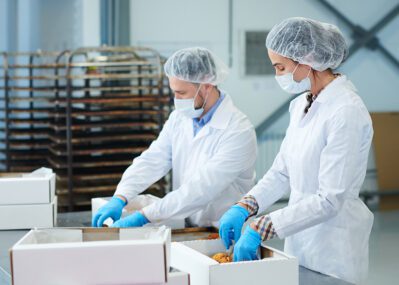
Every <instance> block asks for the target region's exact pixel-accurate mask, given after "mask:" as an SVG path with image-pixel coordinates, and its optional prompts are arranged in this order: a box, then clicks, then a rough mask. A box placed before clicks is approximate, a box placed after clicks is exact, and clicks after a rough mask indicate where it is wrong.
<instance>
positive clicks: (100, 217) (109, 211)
mask: <svg viewBox="0 0 399 285" xmlns="http://www.w3.org/2000/svg"><path fill="white" fill-rule="evenodd" d="M125 205H126V203H125V201H123V200H122V199H121V198H118V197H116V196H114V197H112V199H111V200H110V201H109V202H108V203H107V204H105V205H104V206H102V207H101V208H100V209H98V211H97V213H96V214H95V215H94V217H93V219H92V221H91V226H92V227H102V226H103V224H104V222H105V220H106V219H108V218H111V219H112V220H114V222H115V221H117V220H119V219H120V218H121V215H122V210H123V207H125Z"/></svg>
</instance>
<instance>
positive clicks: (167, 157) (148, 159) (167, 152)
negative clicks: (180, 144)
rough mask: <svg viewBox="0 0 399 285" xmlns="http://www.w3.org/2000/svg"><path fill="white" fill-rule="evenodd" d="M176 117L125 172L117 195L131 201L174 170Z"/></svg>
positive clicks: (171, 117)
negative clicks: (173, 147) (173, 144)
mask: <svg viewBox="0 0 399 285" xmlns="http://www.w3.org/2000/svg"><path fill="white" fill-rule="evenodd" d="M174 116H175V114H174V112H172V113H171V115H170V116H169V119H168V120H167V121H166V122H165V125H164V127H163V128H162V131H161V132H160V134H159V136H158V138H157V139H156V140H155V141H153V142H152V143H151V145H150V147H149V148H148V149H147V150H145V151H144V152H143V153H142V154H141V155H140V156H139V157H136V158H135V159H134V160H133V163H132V164H131V165H130V166H129V167H128V168H127V169H126V170H125V172H124V173H123V175H122V179H121V181H120V182H119V184H118V186H117V188H116V191H115V195H122V196H124V197H125V198H126V199H127V200H128V201H130V200H131V199H133V198H135V197H136V196H137V195H138V194H140V193H141V192H143V191H144V190H145V189H147V188H148V187H149V186H150V185H152V184H153V183H155V182H156V181H158V180H159V179H160V178H162V177H163V176H165V175H166V174H167V173H168V171H169V170H170V169H171V168H172V144H171V133H172V131H173V126H172V125H173V122H174Z"/></svg>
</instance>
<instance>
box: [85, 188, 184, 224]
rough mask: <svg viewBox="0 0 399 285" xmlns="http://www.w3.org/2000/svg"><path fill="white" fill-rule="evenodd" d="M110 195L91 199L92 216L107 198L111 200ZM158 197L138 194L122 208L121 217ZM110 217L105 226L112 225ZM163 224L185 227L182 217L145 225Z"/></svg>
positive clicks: (157, 199)
mask: <svg viewBox="0 0 399 285" xmlns="http://www.w3.org/2000/svg"><path fill="white" fill-rule="evenodd" d="M111 198H112V197H101V198H93V199H91V211H92V216H94V215H95V214H96V212H97V211H98V209H99V208H101V207H102V206H103V205H105V204H106V203H107V202H108V201H109V200H111ZM159 200H160V198H158V197H155V196H153V195H150V194H145V195H138V196H137V197H136V198H134V199H132V200H131V201H130V202H129V203H128V204H127V205H126V206H125V208H123V211H122V217H121V218H124V217H126V216H128V215H130V214H132V213H133V212H135V211H139V210H141V209H143V208H144V207H146V206H148V205H150V204H152V203H154V202H156V201H159ZM112 223H113V222H112V219H111V218H108V219H107V220H105V222H104V224H105V225H107V226H111V225H112ZM161 225H165V226H167V227H170V228H172V229H183V228H184V227H185V222H184V219H170V220H166V221H163V222H161V223H150V224H147V225H146V226H152V227H154V226H161Z"/></svg>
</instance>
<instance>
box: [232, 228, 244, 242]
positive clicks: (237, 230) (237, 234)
mask: <svg viewBox="0 0 399 285" xmlns="http://www.w3.org/2000/svg"><path fill="white" fill-rule="evenodd" d="M241 229H242V225H238V224H236V225H235V227H234V241H235V242H236V243H237V242H238V240H239V239H240V236H241Z"/></svg>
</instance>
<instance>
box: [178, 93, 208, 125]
mask: <svg viewBox="0 0 399 285" xmlns="http://www.w3.org/2000/svg"><path fill="white" fill-rule="evenodd" d="M200 88H201V85H200V86H199V87H198V90H197V93H195V96H194V98H190V99H177V98H175V99H174V103H175V109H176V111H178V112H180V113H181V114H183V115H185V116H187V117H189V118H190V119H194V118H198V117H200V116H201V115H202V113H203V112H204V106H205V104H206V100H207V99H208V96H206V98H205V101H204V104H203V105H202V107H201V108H199V109H195V98H196V97H197V95H198V94H199V90H200Z"/></svg>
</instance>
